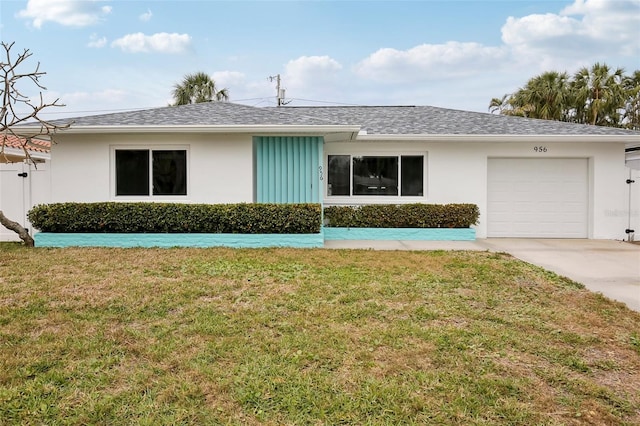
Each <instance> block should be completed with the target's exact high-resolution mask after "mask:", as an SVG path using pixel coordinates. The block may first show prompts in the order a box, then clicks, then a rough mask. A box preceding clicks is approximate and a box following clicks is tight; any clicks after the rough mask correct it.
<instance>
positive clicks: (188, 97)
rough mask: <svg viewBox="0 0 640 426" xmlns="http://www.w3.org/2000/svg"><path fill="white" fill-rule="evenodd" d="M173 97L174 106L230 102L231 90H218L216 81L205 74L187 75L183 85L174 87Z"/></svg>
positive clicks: (179, 84)
mask: <svg viewBox="0 0 640 426" xmlns="http://www.w3.org/2000/svg"><path fill="white" fill-rule="evenodd" d="M172 95H173V99H174V101H175V103H174V105H187V104H197V103H200V102H211V101H214V100H215V101H227V100H229V90H228V89H226V88H225V89H220V90H218V88H217V87H216V83H215V81H214V80H213V79H212V78H211V77H210V76H209V75H208V74H207V73H204V72H196V73H194V74H187V75H185V76H184V78H183V79H182V82H181V83H178V84H176V85H175V86H173V92H172Z"/></svg>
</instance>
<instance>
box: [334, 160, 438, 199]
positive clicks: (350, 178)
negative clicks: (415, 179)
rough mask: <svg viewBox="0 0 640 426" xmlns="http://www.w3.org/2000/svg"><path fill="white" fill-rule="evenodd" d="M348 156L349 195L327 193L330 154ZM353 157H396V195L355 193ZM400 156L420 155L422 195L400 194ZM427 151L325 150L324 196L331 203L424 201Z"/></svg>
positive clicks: (425, 196) (425, 195)
mask: <svg viewBox="0 0 640 426" xmlns="http://www.w3.org/2000/svg"><path fill="white" fill-rule="evenodd" d="M340 155H344V156H348V157H349V179H348V181H349V195H330V194H329V157H330V156H340ZM354 157H395V158H397V164H398V169H397V174H398V178H397V179H398V195H382V194H367V195H355V194H354V192H353V191H354V188H353V177H354V176H353V158H354ZM402 157H422V195H402ZM427 162H428V152H425V151H400V152H398V151H394V152H387V151H347V152H325V155H324V170H325V171H326V172H325V176H326V179H325V184H324V197H325V199H326V200H327V201H329V202H331V203H336V202H338V203H339V202H348V203H350V204H371V203H376V204H384V203H385V202H386V203H402V202H407V203H410V202H416V201H424V199H425V198H427V182H428V179H427V174H428V168H427V164H428V163H427Z"/></svg>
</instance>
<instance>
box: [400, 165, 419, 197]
mask: <svg viewBox="0 0 640 426" xmlns="http://www.w3.org/2000/svg"><path fill="white" fill-rule="evenodd" d="M401 161H402V164H401V167H400V171H401V173H402V178H401V180H400V181H401V182H402V195H406V196H416V197H418V196H422V195H423V194H424V189H423V185H424V179H423V176H424V157H423V156H422V155H403V156H402V157H401Z"/></svg>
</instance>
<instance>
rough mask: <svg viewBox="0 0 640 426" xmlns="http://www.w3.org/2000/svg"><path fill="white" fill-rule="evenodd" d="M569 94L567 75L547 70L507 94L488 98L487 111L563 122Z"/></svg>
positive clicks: (567, 107)
mask: <svg viewBox="0 0 640 426" xmlns="http://www.w3.org/2000/svg"><path fill="white" fill-rule="evenodd" d="M569 95H570V93H569V76H568V75H567V73H558V72H556V71H549V72H545V73H543V74H540V75H538V76H536V77H533V78H532V79H530V80H529V81H528V82H527V84H526V85H525V86H524V87H522V88H520V89H518V90H517V91H516V92H515V93H513V94H511V95H504V96H503V97H502V98H493V99H491V102H490V103H489V111H490V112H495V111H498V112H500V114H504V115H516V116H520V117H529V118H540V119H544V120H565V119H566V117H567V111H568V109H569V106H568V105H569V102H570V96H569Z"/></svg>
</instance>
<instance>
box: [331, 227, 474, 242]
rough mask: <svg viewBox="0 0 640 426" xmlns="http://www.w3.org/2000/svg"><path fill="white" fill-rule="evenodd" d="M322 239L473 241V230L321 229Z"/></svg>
mask: <svg viewBox="0 0 640 426" xmlns="http://www.w3.org/2000/svg"><path fill="white" fill-rule="evenodd" d="M323 232H324V239H325V240H326V241H332V240H377V241H382V240H398V241H403V240H404V241H475V239H476V230H475V229H473V228H328V227H325V228H323Z"/></svg>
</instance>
